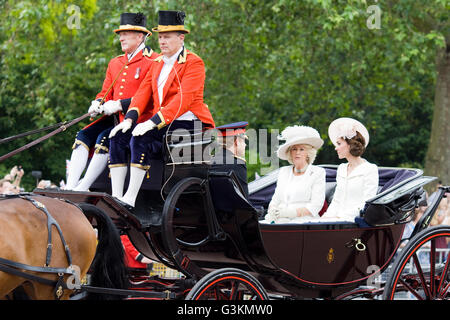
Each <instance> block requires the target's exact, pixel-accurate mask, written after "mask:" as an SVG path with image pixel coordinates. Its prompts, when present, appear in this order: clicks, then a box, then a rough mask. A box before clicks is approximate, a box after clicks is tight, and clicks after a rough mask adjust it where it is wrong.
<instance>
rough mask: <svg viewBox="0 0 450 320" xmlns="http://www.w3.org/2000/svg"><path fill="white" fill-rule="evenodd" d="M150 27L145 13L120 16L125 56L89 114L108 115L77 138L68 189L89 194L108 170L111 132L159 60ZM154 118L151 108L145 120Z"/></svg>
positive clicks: (112, 67) (114, 67)
mask: <svg viewBox="0 0 450 320" xmlns="http://www.w3.org/2000/svg"><path fill="white" fill-rule="evenodd" d="M146 24H147V19H146V17H145V15H143V14H142V13H122V14H121V15H120V26H119V28H117V29H115V30H114V32H115V33H116V34H118V35H119V40H120V44H121V48H122V51H123V52H124V54H123V55H120V56H118V57H116V58H114V59H112V60H111V61H110V62H109V64H108V69H107V70H106V77H105V80H104V82H103V87H102V90H101V91H100V92H99V93H98V94H97V97H96V100H94V101H92V104H91V107H90V108H89V113H93V114H94V115H96V114H100V113H104V114H105V115H104V116H103V117H101V118H100V119H98V120H96V121H94V122H93V123H91V124H89V125H88V126H86V127H85V128H83V129H82V130H81V131H79V132H78V134H77V136H76V138H75V143H74V145H73V151H72V156H71V161H70V164H69V170H68V177H67V185H66V189H69V190H75V191H87V190H88V189H89V187H90V186H91V184H92V183H93V182H95V180H96V179H97V177H98V176H99V175H100V174H101V173H102V171H103V170H104V169H105V168H106V165H107V162H108V152H109V138H108V135H109V132H110V131H111V129H112V128H113V127H114V124H115V121H117V118H118V119H119V120H120V121H122V120H123V118H124V114H125V113H126V111H127V109H128V106H129V104H130V102H131V97H132V96H133V95H134V94H135V93H136V91H137V89H138V88H139V85H140V84H141V82H142V80H143V79H144V78H145V75H146V74H147V72H148V70H150V66H151V64H152V63H153V60H154V59H155V58H156V57H158V54H156V53H155V52H153V50H152V49H150V48H149V47H146V46H145V39H146V37H147V36H149V35H151V32H150V31H149V30H147V28H146ZM114 81H115V82H114ZM108 90H109V92H108ZM105 95H106V97H105ZM103 97H105V100H104V101H106V103H105V104H103V105H100V102H101V100H102V98H103ZM151 115H152V113H151V109H148V110H147V111H146V112H145V114H143V117H142V119H143V120H145V119H148V118H150V116H151ZM114 118H116V119H114ZM93 147H95V153H94V154H93V156H92V159H91V162H90V164H89V166H88V169H87V171H86V174H85V176H84V178H83V180H81V182H80V181H79V179H80V176H81V174H82V172H83V170H84V168H85V166H86V163H87V160H88V157H89V151H90V150H91V148H93Z"/></svg>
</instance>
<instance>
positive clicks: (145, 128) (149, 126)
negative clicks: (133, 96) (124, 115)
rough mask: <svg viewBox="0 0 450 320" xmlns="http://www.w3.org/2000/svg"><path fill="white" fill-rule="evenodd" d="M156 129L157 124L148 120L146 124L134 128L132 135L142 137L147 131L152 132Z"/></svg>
mask: <svg viewBox="0 0 450 320" xmlns="http://www.w3.org/2000/svg"><path fill="white" fill-rule="evenodd" d="M155 127H156V124H155V123H154V122H153V121H152V120H147V121H145V122H142V123H139V124H138V125H137V126H136V128H134V130H133V132H132V134H133V136H142V135H143V134H144V133H146V132H147V131H150V130H152V129H153V128H155Z"/></svg>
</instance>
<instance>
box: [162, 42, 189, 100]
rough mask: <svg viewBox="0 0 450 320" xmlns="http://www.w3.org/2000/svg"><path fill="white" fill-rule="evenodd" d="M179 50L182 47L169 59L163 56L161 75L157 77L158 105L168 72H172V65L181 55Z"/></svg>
mask: <svg viewBox="0 0 450 320" xmlns="http://www.w3.org/2000/svg"><path fill="white" fill-rule="evenodd" d="M181 50H183V47H181V48H180V49H179V50H178V51H177V52H176V53H175V54H174V55H172V56H171V57H166V56H163V61H164V65H163V67H162V69H161V73H160V74H159V77H158V96H159V104H160V105H161V103H162V97H163V91H164V86H165V85H166V81H167V78H169V74H170V71H172V68H173V65H174V64H175V61H176V60H177V57H178V55H179V54H180V53H181Z"/></svg>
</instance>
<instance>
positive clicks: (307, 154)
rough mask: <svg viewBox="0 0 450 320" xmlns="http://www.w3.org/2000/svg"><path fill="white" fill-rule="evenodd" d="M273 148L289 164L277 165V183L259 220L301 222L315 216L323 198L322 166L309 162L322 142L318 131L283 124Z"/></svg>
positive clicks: (320, 207)
mask: <svg viewBox="0 0 450 320" xmlns="http://www.w3.org/2000/svg"><path fill="white" fill-rule="evenodd" d="M280 139H283V140H286V142H285V143H284V144H283V145H281V146H280V147H279V148H278V150H277V155H278V157H279V158H280V159H283V160H287V161H288V162H289V163H290V164H291V165H290V166H285V167H282V168H280V170H279V174H278V180H277V186H276V189H275V193H274V195H273V197H272V200H271V202H270V204H269V207H268V213H267V215H266V216H265V219H264V220H263V221H262V222H263V223H301V222H305V221H307V220H309V219H313V218H318V217H319V211H320V210H321V209H322V207H323V204H324V201H325V169H323V168H321V167H317V166H314V165H313V162H314V159H315V158H316V154H317V150H318V149H319V148H320V147H321V146H322V145H323V140H322V139H321V138H320V135H319V132H317V130H316V129H314V128H311V127H307V126H292V127H287V128H286V129H284V130H283V132H282V133H281V137H280Z"/></svg>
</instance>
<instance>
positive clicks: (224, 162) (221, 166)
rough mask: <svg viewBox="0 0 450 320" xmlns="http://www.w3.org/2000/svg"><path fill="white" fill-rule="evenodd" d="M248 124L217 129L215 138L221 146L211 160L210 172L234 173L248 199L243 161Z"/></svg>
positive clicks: (229, 125)
mask: <svg viewBox="0 0 450 320" xmlns="http://www.w3.org/2000/svg"><path fill="white" fill-rule="evenodd" d="M247 125H248V122H245V121H241V122H235V123H230V124H226V125H223V126H220V127H217V128H216V129H217V130H218V131H217V138H218V142H219V144H220V145H221V148H219V149H218V150H217V151H216V154H215V155H214V157H213V158H212V159H211V164H212V166H211V170H212V171H219V172H224V171H225V172H230V171H231V172H234V173H235V175H236V177H237V179H238V181H239V183H240V185H241V187H242V191H243V193H244V196H245V198H246V199H247V198H248V183H247V166H246V161H245V145H246V143H245V140H246V139H247V136H246V135H245V128H246V127H247Z"/></svg>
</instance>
